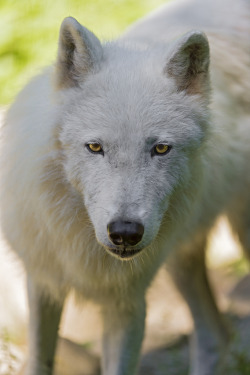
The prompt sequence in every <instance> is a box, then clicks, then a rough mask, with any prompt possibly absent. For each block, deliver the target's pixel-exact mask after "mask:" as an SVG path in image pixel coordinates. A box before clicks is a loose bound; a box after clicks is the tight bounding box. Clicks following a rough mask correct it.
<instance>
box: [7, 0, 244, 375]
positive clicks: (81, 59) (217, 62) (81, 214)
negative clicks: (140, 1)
mask: <svg viewBox="0 0 250 375" xmlns="http://www.w3.org/2000/svg"><path fill="white" fill-rule="evenodd" d="M249 13H250V6H249V3H248V2H246V1H243V0H239V1H233V0H232V1H231V0H227V1H220V2H219V1H217V0H212V1H210V0H203V1H200V0H194V1H191V2H186V1H184V2H182V3H180V6H178V5H177V6H175V5H172V4H170V6H166V7H163V8H162V9H161V10H160V11H158V12H156V13H153V14H152V15H151V16H149V17H148V18H146V19H145V20H143V21H140V22H139V23H138V24H136V25H135V26H134V27H132V28H131V29H130V30H129V31H128V32H127V33H126V34H124V35H123V36H122V37H121V38H120V39H118V40H116V41H114V42H111V43H105V44H103V45H101V43H100V41H99V40H98V39H97V38H96V37H95V36H94V34H92V33H91V32H90V31H88V30H87V29H86V28H84V27H83V26H81V25H80V24H79V23H78V22H77V21H76V20H75V19H73V18H66V19H65V20H64V21H63V23H62V26H61V31H60V39H59V51H58V58H57V62H56V64H55V66H53V67H52V68H49V69H48V70H46V71H45V72H44V73H43V74H42V75H40V76H39V77H37V78H35V79H34V80H33V81H32V82H31V83H30V84H28V86H27V87H26V88H25V89H24V90H23V91H22V92H21V94H20V95H19V96H18V98H17V100H16V102H15V103H14V104H13V106H12V108H11V109H10V111H9V113H8V116H7V119H6V124H5V126H4V129H3V148H2V159H3V161H2V167H1V168H2V171H3V177H2V180H3V181H2V189H1V206H2V207H1V209H2V226H3V230H4V233H5V236H6V238H7V240H8V241H9V243H10V245H11V247H12V248H13V249H14V250H15V251H16V252H17V253H18V254H19V256H20V257H21V259H22V260H23V262H24V264H25V267H26V269H27V275H28V290H29V301H30V353H29V362H28V368H27V374H29V375H45V374H46V375H48V374H51V373H52V369H53V357H54V350H55V345H56V337H57V330H58V325H59V320H60V314H61V310H62V307H63V301H64V299H65V296H66V295H67V293H68V292H69V290H70V289H73V290H75V291H76V293H77V294H78V295H80V296H82V297H83V298H87V299H92V300H94V301H95V302H97V303H99V304H100V305H101V307H102V316H103V324H104V335H103V359H102V372H103V374H104V375H133V374H135V373H136V368H137V363H138V355H139V351H140V346H141V341H142V338H143V330H144V317H145V302H144V294H145V290H146V288H147V287H148V285H149V283H150V282H151V280H152V278H153V277H154V275H155V273H156V271H157V269H158V268H159V266H160V265H161V264H162V263H163V262H164V261H165V259H168V264H169V266H170V268H171V270H172V274H173V277H174V280H175V281H176V284H177V286H178V287H179V289H180V291H181V293H182V294H183V296H184V297H185V299H186V301H187V303H188V304H189V307H190V310H191V312H192V315H193V318H194V324H195V330H194V335H193V340H192V343H191V345H192V351H191V353H192V355H191V368H190V374H192V375H215V374H222V373H223V372H221V371H222V370H221V364H222V357H223V353H224V351H225V346H226V343H227V341H228V333H227V330H226V328H225V325H224V322H223V319H222V318H221V316H220V314H219V312H218V310H217V308H216V305H215V302H214V299H213V297H212V293H211V291H210V287H209V284H208V281H207V276H206V271H205V261H204V248H205V244H206V237H207V234H208V231H209V230H210V228H211V226H212V224H213V222H214V220H215V218H216V217H217V216H218V215H219V214H220V213H222V212H223V213H227V214H228V216H229V219H230V220H231V222H232V224H233V227H234V229H235V230H236V231H237V233H238V235H239V238H240V240H241V241H242V244H243V246H244V248H245V250H246V251H247V253H248V256H249V255H250V236H249V234H250V232H249V223H250V210H249V208H250V207H249V206H250V198H249V187H250V181H249V170H250V168H249V166H250V163H249V160H250V159H249V158H250V148H249V144H250V130H249V121H250V97H249V95H250V70H249V66H250V54H249V46H250V39H249V35H250V34H249V29H250V17H249ZM191 29H193V30H194V31H190V30H191ZM197 30H204V31H205V32H206V35H207V36H206V35H205V34H204V33H203V32H202V31H197ZM184 31H187V33H184ZM180 35H181V36H180ZM208 41H209V42H208ZM209 45H210V49H209ZM209 50H210V52H211V53H210V52H209ZM209 62H210V64H209ZM209 65H210V68H209ZM210 82H211V87H212V89H213V90H212V95H211V91H210ZM164 298H167V296H164Z"/></svg>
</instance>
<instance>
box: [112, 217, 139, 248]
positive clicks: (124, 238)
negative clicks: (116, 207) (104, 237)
mask: <svg viewBox="0 0 250 375" xmlns="http://www.w3.org/2000/svg"><path fill="white" fill-rule="evenodd" d="M107 229H108V235H109V238H110V240H111V241H112V242H113V244H114V245H118V246H119V245H120V246H121V245H124V246H135V245H137V244H138V242H140V241H141V239H142V236H143V233H144V227H143V225H142V224H140V223H134V222H130V221H113V222H112V223H110V224H108V228H107Z"/></svg>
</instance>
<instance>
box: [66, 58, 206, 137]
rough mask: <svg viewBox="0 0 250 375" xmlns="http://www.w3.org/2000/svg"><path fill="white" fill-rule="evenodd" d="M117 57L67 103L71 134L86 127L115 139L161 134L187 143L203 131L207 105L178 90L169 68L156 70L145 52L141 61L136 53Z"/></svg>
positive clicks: (86, 130) (87, 133) (86, 132)
mask: <svg viewBox="0 0 250 375" xmlns="http://www.w3.org/2000/svg"><path fill="white" fill-rule="evenodd" d="M131 55H132V53H131ZM146 55H148V54H147V53H146ZM112 57H114V56H110V57H109V61H106V62H105V64H103V66H101V67H100V70H99V71H98V72H96V73H94V74H89V75H88V76H87V77H86V79H85V81H84V82H83V83H82V84H81V86H80V87H78V88H76V89H73V90H72V91H71V96H68V97H67V98H66V101H65V102H64V103H63V117H62V122H63V124H64V126H65V127H66V129H68V131H69V132H67V135H68V136H70V134H71V129H72V128H74V129H75V130H76V131H78V133H79V134H82V135H83V132H84V137H85V138H86V139H87V138H89V140H98V139H99V138H100V137H101V138H102V137H104V138H105V137H107V136H108V137H109V139H114V140H115V138H116V136H117V135H118V134H119V139H121V137H122V138H123V139H124V140H125V139H128V138H137V139H139V138H143V139H146V138H150V139H151V138H155V139H156V140H159V141H168V140H169V141H171V142H177V143H179V142H183V143H184V142H185V141H187V140H188V139H190V138H192V137H195V138H197V137H199V136H201V135H202V133H203V131H202V129H201V127H200V123H199V117H200V112H201V106H200V105H197V103H196V102H195V101H194V100H193V98H192V97H190V96H187V95H185V94H184V93H176V92H175V91H174V89H173V87H172V85H171V82H169V80H168V79H167V78H166V77H164V74H163V71H162V72H160V71H159V74H158V75H156V76H155V75H154V73H153V72H152V73H151V74H150V72H149V71H148V70H149V67H148V66H147V62H146V60H145V58H143V56H142V55H141V54H140V55H139V56H136V59H135V61H137V62H138V63H137V64H136V63H135V62H134V60H133V59H134V57H131V60H132V62H131V61H130V60H129V61H128V63H127V61H126V60H125V59H122V58H120V60H119V58H118V57H115V58H114V60H112ZM138 59H139V60H138ZM139 61H142V62H141V66H140V68H138V65H139ZM129 65H130V66H129ZM145 65H146V67H145V69H144V66H145ZM152 69H153V66H152ZM162 70H163V69H162ZM150 71H151V69H150ZM202 116H204V111H203V112H202ZM198 123H199V125H198ZM66 129H65V130H66ZM118 130H119V132H118ZM203 130H204V129H203ZM91 138H93V139H91Z"/></svg>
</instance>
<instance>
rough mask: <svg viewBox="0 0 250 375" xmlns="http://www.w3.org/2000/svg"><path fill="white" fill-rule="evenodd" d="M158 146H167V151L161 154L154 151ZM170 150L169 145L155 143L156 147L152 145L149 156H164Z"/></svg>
mask: <svg viewBox="0 0 250 375" xmlns="http://www.w3.org/2000/svg"><path fill="white" fill-rule="evenodd" d="M159 145H164V146H168V149H167V151H165V152H163V153H159V152H157V151H156V147H157V146H159ZM171 149H172V146H171V145H168V144H167V143H157V144H156V145H154V147H153V148H152V150H151V156H152V157H153V156H164V155H167V154H168V153H169V152H170V151H171Z"/></svg>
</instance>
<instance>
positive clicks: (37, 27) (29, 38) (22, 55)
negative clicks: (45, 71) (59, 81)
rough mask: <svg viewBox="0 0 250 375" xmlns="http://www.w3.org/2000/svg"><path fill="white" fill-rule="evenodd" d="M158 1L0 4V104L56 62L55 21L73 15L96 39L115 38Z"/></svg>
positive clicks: (16, 0) (2, 0)
mask: <svg viewBox="0 0 250 375" xmlns="http://www.w3.org/2000/svg"><path fill="white" fill-rule="evenodd" d="M163 3H165V1H164V0H137V1H132V0H105V1H103V0H94V1H93V0H52V1H51V0H43V1H41V0H0V14H1V17H0V28H1V33H0V87H1V90H0V105H4V104H8V103H9V102H10V101H12V100H13V98H14V97H15V95H16V94H17V92H18V91H19V90H20V88H21V87H22V86H23V85H24V84H25V83H26V82H27V80H28V79H30V78H31V77H32V76H33V75H34V74H36V73H37V72H39V71H40V70H41V68H42V67H43V66H46V65H48V64H51V63H52V62H53V61H54V60H55V57H56V50H57V39H58V32H59V28H60V24H61V21H62V20H63V18H64V17H67V16H73V17H75V18H77V19H78V21H79V22H80V23H82V24H83V25H84V26H86V27H88V28H89V29H91V30H92V31H94V32H95V34H96V35H97V36H98V37H99V38H101V39H111V38H113V37H116V36H118V35H119V34H120V33H121V32H122V31H123V30H124V29H125V28H126V26H127V25H129V24H130V23H132V22H133V21H135V20H136V19H138V18H140V17H142V16H143V15H144V14H146V13H148V12H149V11H151V10H152V9H154V8H156V7H157V6H159V5H161V4H163Z"/></svg>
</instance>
